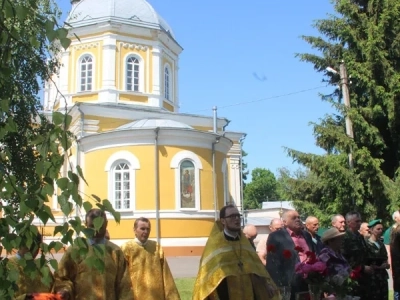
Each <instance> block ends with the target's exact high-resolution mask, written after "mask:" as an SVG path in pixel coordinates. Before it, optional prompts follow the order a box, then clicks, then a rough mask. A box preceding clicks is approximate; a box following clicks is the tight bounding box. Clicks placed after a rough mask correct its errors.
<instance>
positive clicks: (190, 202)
mask: <svg viewBox="0 0 400 300" xmlns="http://www.w3.org/2000/svg"><path fill="white" fill-rule="evenodd" d="M180 169H181V208H196V203H195V189H196V186H195V174H194V170H195V169H194V164H193V163H192V162H191V161H189V160H185V161H183V162H182V163H181V168H180Z"/></svg>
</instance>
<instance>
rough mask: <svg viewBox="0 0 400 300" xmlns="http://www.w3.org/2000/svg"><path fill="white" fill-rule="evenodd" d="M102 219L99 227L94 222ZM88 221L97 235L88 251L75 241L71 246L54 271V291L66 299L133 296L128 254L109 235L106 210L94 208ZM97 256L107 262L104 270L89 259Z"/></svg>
mask: <svg viewBox="0 0 400 300" xmlns="http://www.w3.org/2000/svg"><path fill="white" fill-rule="evenodd" d="M98 219H103V222H102V225H101V227H100V228H99V229H98V230H96V229H95V226H94V224H95V220H96V222H97V220H98ZM85 223H86V227H88V228H91V229H93V231H94V234H93V236H92V237H91V238H88V239H87V240H86V243H87V247H88V253H87V254H81V253H80V252H79V248H77V246H75V244H74V245H73V246H70V247H69V248H68V249H67V251H66V252H65V254H64V256H63V257H62V259H61V261H60V263H59V264H58V271H57V272H55V274H54V275H55V279H56V281H55V286H54V291H55V292H57V293H59V294H60V295H61V297H62V299H63V300H73V299H77V300H78V299H82V300H83V299H85V300H131V299H133V294H132V284H131V281H130V278H129V274H128V269H127V263H126V260H125V257H124V254H123V253H122V251H121V248H120V247H118V246H117V245H115V244H114V243H111V242H110V241H108V240H107V239H106V238H105V235H106V230H107V217H106V214H105V213H104V211H102V210H100V209H97V208H92V209H90V210H89V211H88V212H87V213H86V217H85ZM94 253H97V254H94ZM99 256H100V257H99ZM95 258H97V259H98V258H100V259H101V260H102V261H103V262H104V270H100V269H98V268H96V267H95V266H93V265H92V264H90V263H89V262H90V260H92V261H93V259H95Z"/></svg>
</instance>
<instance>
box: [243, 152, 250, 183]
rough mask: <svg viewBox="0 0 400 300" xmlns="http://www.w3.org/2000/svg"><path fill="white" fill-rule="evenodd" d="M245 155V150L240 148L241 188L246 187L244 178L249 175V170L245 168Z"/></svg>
mask: <svg viewBox="0 0 400 300" xmlns="http://www.w3.org/2000/svg"><path fill="white" fill-rule="evenodd" d="M246 156H247V152H246V151H244V150H242V185H243V190H244V189H245V188H246V180H247V176H248V175H249V170H248V169H247V163H246V162H245V160H244V157H246Z"/></svg>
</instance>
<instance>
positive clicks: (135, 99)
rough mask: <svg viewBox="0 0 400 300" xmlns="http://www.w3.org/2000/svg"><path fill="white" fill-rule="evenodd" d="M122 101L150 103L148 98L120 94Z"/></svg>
mask: <svg viewBox="0 0 400 300" xmlns="http://www.w3.org/2000/svg"><path fill="white" fill-rule="evenodd" d="M119 100H120V101H130V102H140V103H148V102H149V98H148V97H147V96H140V95H135V94H129V93H120V94H119Z"/></svg>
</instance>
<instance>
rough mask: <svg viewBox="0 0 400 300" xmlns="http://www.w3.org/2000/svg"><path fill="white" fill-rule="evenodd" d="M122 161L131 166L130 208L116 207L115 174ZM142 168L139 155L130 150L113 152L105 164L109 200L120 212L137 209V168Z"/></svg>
mask: <svg viewBox="0 0 400 300" xmlns="http://www.w3.org/2000/svg"><path fill="white" fill-rule="evenodd" d="M120 163H126V164H127V165H128V166H129V180H130V185H129V186H130V198H131V199H130V205H129V206H130V208H129V209H123V208H122V209H116V208H115V198H114V196H115V190H114V179H115V177H114V174H115V172H114V171H115V168H116V167H117V166H118V165H119V164H120ZM139 169H140V163H139V160H138V159H137V157H136V156H135V155H134V154H133V153H131V152H129V151H118V152H116V153H114V154H112V155H111V156H110V157H109V158H108V160H107V162H106V165H105V169H104V170H105V171H106V172H107V173H108V200H109V201H110V202H111V204H112V205H113V207H114V209H115V210H117V211H119V212H125V211H127V212H128V211H129V212H130V211H134V210H135V209H136V170H139Z"/></svg>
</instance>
